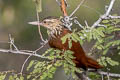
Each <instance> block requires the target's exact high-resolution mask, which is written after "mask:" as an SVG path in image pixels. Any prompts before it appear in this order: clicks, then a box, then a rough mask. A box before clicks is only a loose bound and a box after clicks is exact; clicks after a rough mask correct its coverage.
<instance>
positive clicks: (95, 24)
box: [91, 0, 115, 29]
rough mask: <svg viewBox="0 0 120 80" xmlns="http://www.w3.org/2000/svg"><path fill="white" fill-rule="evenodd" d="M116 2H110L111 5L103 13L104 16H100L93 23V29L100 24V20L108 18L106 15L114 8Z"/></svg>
mask: <svg viewBox="0 0 120 80" xmlns="http://www.w3.org/2000/svg"><path fill="white" fill-rule="evenodd" d="M114 3H115V0H111V2H110V4H109V7H108V9H107V11H106V13H105V14H103V15H102V16H100V18H99V19H98V20H97V21H96V22H95V23H94V24H93V25H92V27H91V29H93V28H94V27H96V26H98V25H99V24H100V22H101V21H102V20H103V19H106V17H108V16H109V14H110V12H111V10H112V7H113V5H114Z"/></svg>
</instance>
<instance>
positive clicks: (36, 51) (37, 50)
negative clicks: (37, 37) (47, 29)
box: [35, 41, 48, 52]
mask: <svg viewBox="0 0 120 80" xmlns="http://www.w3.org/2000/svg"><path fill="white" fill-rule="evenodd" d="M47 43H48V41H46V42H45V43H43V44H42V46H41V47H39V48H38V49H36V50H35V52H37V51H39V50H40V49H42V48H43V47H44V46H45V45H46V44H47Z"/></svg>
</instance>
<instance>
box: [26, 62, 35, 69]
mask: <svg viewBox="0 0 120 80" xmlns="http://www.w3.org/2000/svg"><path fill="white" fill-rule="evenodd" d="M33 64H34V60H32V61H31V62H30V63H29V66H28V67H27V70H29V69H30V68H31V67H32V65H33Z"/></svg>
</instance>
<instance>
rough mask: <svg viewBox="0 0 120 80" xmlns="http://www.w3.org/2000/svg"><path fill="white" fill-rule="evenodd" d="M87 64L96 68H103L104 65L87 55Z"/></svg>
mask: <svg viewBox="0 0 120 80" xmlns="http://www.w3.org/2000/svg"><path fill="white" fill-rule="evenodd" d="M87 62H88V63H87V65H88V68H94V69H100V68H103V66H101V65H100V64H99V63H98V62H97V61H95V60H94V59H92V58H89V57H87Z"/></svg>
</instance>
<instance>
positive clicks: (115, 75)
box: [97, 71, 120, 78]
mask: <svg viewBox="0 0 120 80" xmlns="http://www.w3.org/2000/svg"><path fill="white" fill-rule="evenodd" d="M97 73H98V74H101V75H106V76H107V75H108V72H104V71H98V72H97ZM109 76H111V77H119V78H120V74H116V73H110V72H109Z"/></svg>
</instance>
